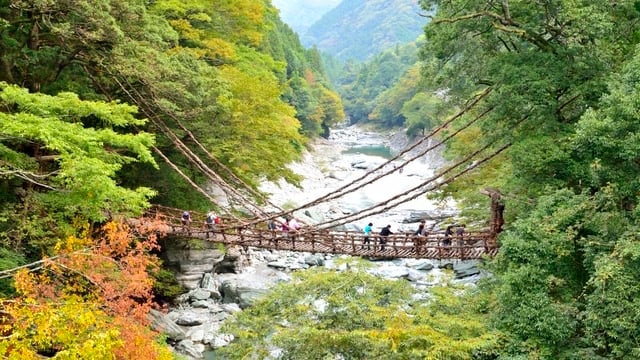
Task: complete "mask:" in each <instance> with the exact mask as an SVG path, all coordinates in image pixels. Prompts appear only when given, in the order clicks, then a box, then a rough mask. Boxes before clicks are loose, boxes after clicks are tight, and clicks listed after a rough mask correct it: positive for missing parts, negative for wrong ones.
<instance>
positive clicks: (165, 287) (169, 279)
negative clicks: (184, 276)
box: [151, 268, 185, 302]
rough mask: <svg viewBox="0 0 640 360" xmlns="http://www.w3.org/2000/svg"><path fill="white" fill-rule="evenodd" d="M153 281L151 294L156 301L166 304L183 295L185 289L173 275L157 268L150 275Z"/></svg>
mask: <svg viewBox="0 0 640 360" xmlns="http://www.w3.org/2000/svg"><path fill="white" fill-rule="evenodd" d="M151 276H152V277H153V279H154V283H153V293H154V296H155V298H156V301H158V300H160V301H164V302H167V301H169V300H170V299H175V298H176V297H177V296H178V295H180V294H184V292H185V288H184V287H183V286H182V285H180V283H179V282H178V280H176V277H175V274H174V273H172V272H171V271H169V270H167V269H163V268H158V269H156V271H154V272H152V273H151Z"/></svg>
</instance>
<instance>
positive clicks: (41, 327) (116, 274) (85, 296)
mask: <svg viewBox="0 0 640 360" xmlns="http://www.w3.org/2000/svg"><path fill="white" fill-rule="evenodd" d="M146 231H153V229H146ZM82 233H83V234H86V232H85V231H82ZM102 233H103V234H104V235H103V236H102V237H101V238H99V239H91V238H90V237H84V236H78V237H75V236H69V237H68V238H67V239H66V240H65V241H64V242H60V243H59V244H58V246H56V250H57V252H58V253H57V255H56V256H54V257H52V258H50V259H47V260H43V261H42V266H41V268H40V269H35V270H41V271H40V272H37V273H36V272H29V271H27V270H23V271H21V272H18V273H17V274H16V275H15V286H16V289H17V291H18V294H19V295H20V296H19V297H18V298H17V299H16V300H15V302H12V303H10V304H9V305H7V306H6V309H5V310H6V312H7V314H8V316H9V317H10V318H11V319H13V323H12V324H11V326H10V328H6V327H5V328H4V330H6V331H8V332H10V333H11V336H10V337H9V339H8V340H7V341H5V342H2V343H0V353H8V354H9V355H8V357H9V358H16V359H18V358H20V359H29V358H36V357H37V356H38V355H37V354H38V353H46V354H55V356H56V358H61V359H65V358H69V359H77V358H84V359H132V358H136V359H170V358H171V357H170V356H171V355H170V352H169V351H168V350H167V349H164V348H163V347H162V346H161V345H159V344H158V343H157V342H156V341H155V334H154V333H153V332H151V331H150V330H149V329H147V328H146V321H147V320H146V315H147V313H148V311H149V308H150V306H151V298H152V294H151V288H152V286H153V280H152V279H151V278H150V276H149V275H148V274H147V272H146V271H147V269H149V268H154V267H156V266H157V260H156V259H155V258H153V257H151V256H150V255H148V250H149V249H153V248H155V246H156V244H155V241H154V239H155V238H154V237H151V238H150V240H147V241H139V240H136V239H135V238H133V237H132V234H131V232H130V229H129V227H128V226H126V225H124V224H119V223H115V222H111V223H108V224H106V225H105V226H104V227H103V229H102ZM80 245H92V246H91V247H87V248H84V249H81V250H76V249H77V248H78V246H80ZM32 271H33V269H32ZM5 326H6V325H5ZM132 346H133V347H132Z"/></svg>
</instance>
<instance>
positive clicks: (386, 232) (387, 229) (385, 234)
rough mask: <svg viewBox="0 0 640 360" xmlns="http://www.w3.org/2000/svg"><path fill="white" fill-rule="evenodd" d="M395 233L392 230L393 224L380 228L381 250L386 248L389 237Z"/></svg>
mask: <svg viewBox="0 0 640 360" xmlns="http://www.w3.org/2000/svg"><path fill="white" fill-rule="evenodd" d="M391 234H393V233H392V232H391V225H387V226H385V227H383V228H382V230H380V250H381V251H382V250H384V244H386V243H387V237H388V236H389V235H391Z"/></svg>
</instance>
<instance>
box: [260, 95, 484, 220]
mask: <svg viewBox="0 0 640 360" xmlns="http://www.w3.org/2000/svg"><path fill="white" fill-rule="evenodd" d="M488 92H490V90H485V92H484V93H483V94H481V95H480V96H481V97H483V96H484V95H485V94H487V93H488ZM479 100H480V99H476V101H474V102H473V104H470V105H469V106H467V107H465V109H464V110H461V111H460V112H458V113H457V114H455V115H454V116H452V117H451V118H450V119H448V120H447V121H445V123H443V124H442V125H440V126H439V127H438V128H436V129H434V130H432V131H431V133H430V134H429V135H427V136H425V138H423V140H421V141H418V144H420V143H421V142H423V141H424V140H426V139H428V138H430V137H431V136H433V135H435V134H436V133H437V132H439V131H441V130H442V129H443V128H445V127H446V126H448V125H449V124H451V123H452V122H453V121H454V120H456V119H458V118H459V117H460V116H462V115H463V114H464V113H465V112H467V111H468V110H469V109H471V107H472V106H474V105H475V104H477V102H478V101H479ZM492 110H493V108H489V109H487V110H485V111H484V112H482V113H481V114H479V115H478V116H476V117H475V118H474V119H472V120H470V121H468V122H467V123H465V124H464V125H463V126H462V127H460V128H459V129H457V130H456V131H454V132H452V133H450V134H448V135H447V137H445V139H443V140H442V141H440V142H438V143H437V144H435V145H432V146H430V147H428V148H427V149H425V150H423V151H421V152H420V153H418V154H417V155H415V156H413V157H411V158H409V159H408V160H406V161H404V162H403V163H402V164H401V165H400V166H398V167H397V168H396V169H393V170H391V171H387V172H383V173H382V174H379V175H377V176H375V177H373V178H370V180H369V181H367V182H365V183H361V184H359V185H357V186H356V185H355V184H356V183H358V182H360V181H361V180H363V179H365V178H367V177H368V176H369V175H371V174H373V173H375V172H376V171H378V170H380V169H381V168H383V167H384V165H385V164H389V162H391V161H393V159H397V158H399V157H401V156H402V155H403V154H406V153H407V152H408V151H411V150H412V149H414V148H415V147H416V146H417V145H414V146H412V147H410V148H408V149H406V150H405V151H403V152H401V153H400V154H399V155H398V156H396V157H394V158H393V159H392V160H390V161H388V162H386V163H385V164H383V165H381V166H378V167H376V168H375V169H373V170H371V171H368V172H366V173H365V174H364V175H362V176H361V177H359V178H357V179H356V180H354V181H352V182H350V183H348V184H346V185H344V186H342V187H340V188H339V189H337V190H335V191H333V192H331V193H329V194H326V195H324V196H322V197H320V198H317V199H315V200H313V201H311V202H309V203H307V204H304V205H301V206H299V207H297V208H295V209H292V210H288V211H286V212H284V213H280V214H276V215H273V216H271V217H270V218H276V217H279V216H287V215H290V214H292V213H294V212H295V211H299V210H302V209H306V208H309V207H311V206H315V205H318V204H321V203H323V202H327V201H329V200H335V199H337V198H340V197H342V196H345V195H347V194H350V193H353V192H355V191H357V190H359V189H361V188H363V187H365V186H367V185H370V184H372V183H374V182H375V181H378V180H379V179H381V178H383V177H385V176H388V175H390V174H392V173H393V172H395V171H398V170H399V169H400V168H402V167H404V166H406V165H407V164H409V163H411V162H412V161H415V160H416V159H418V158H420V157H422V156H424V155H426V154H427V153H429V152H430V151H432V150H434V149H435V148H437V147H439V146H442V145H444V144H445V143H446V142H447V141H449V140H450V139H451V138H453V137H455V136H456V135H458V134H459V133H460V132H462V131H463V130H465V129H467V128H468V127H470V126H471V125H473V124H474V123H476V122H477V121H478V120H480V119H481V118H482V117H484V116H485V115H486V114H488V113H489V112H491V111H492ZM352 186H355V187H353V188H350V187H352ZM263 220H264V219H263ZM263 220H255V221H252V222H249V223H248V224H255V223H257V222H260V221H263ZM317 225H318V224H316V226H317Z"/></svg>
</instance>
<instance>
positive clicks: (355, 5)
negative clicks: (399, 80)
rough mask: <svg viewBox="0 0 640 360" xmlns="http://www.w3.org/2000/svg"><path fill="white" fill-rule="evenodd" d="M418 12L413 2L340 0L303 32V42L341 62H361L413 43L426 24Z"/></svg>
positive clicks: (397, 0)
mask: <svg viewBox="0 0 640 360" xmlns="http://www.w3.org/2000/svg"><path fill="white" fill-rule="evenodd" d="M419 11H420V9H419V8H418V5H417V4H416V3H415V2H407V1H400V0H391V1H389V0H385V1H382V0H367V1H365V0H351V1H342V2H340V3H339V4H338V6H336V7H335V8H334V9H333V10H331V11H329V12H327V13H326V14H324V15H323V16H322V18H321V19H320V20H318V21H317V22H316V23H315V24H313V25H312V26H311V27H310V28H309V29H308V30H307V31H306V33H305V40H306V41H305V43H307V44H318V47H319V48H320V49H322V50H323V51H325V52H328V53H331V54H334V55H335V56H336V58H338V59H339V60H342V61H346V60H351V59H353V60H356V61H359V62H361V61H365V60H368V59H370V58H371V57H373V56H376V55H377V54H379V53H381V52H383V51H386V50H390V49H392V48H393V47H395V46H396V45H397V44H406V43H408V42H411V41H413V40H414V39H415V38H416V37H417V36H418V35H419V34H420V32H421V29H422V27H423V26H424V24H425V23H426V22H427V21H428V19H426V18H424V17H421V16H420V15H419Z"/></svg>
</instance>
